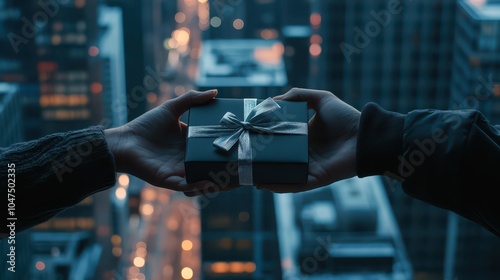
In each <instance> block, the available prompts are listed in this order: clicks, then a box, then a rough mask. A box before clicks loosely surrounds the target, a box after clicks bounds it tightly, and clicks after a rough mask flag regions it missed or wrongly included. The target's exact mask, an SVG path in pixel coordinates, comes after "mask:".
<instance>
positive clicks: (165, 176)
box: [105, 90, 217, 191]
mask: <svg viewBox="0 0 500 280" xmlns="http://www.w3.org/2000/svg"><path fill="white" fill-rule="evenodd" d="M216 95H217V90H209V91H205V92H197V91H189V92H187V93H185V94H183V95H182V96H180V97H177V98H175V99H172V100H169V101H166V102H164V103H163V104H161V105H159V106H158V107H156V108H154V109H152V110H150V111H148V112H146V113H144V114H143V115H141V116H139V117H137V118H136V119H134V120H132V121H130V122H129V123H127V124H125V125H123V126H120V127H117V128H112V129H106V130H105V135H106V140H107V142H108V146H109V148H110V150H111V152H112V153H113V155H114V158H115V165H116V171H117V172H125V173H129V174H132V175H134V176H136V177H138V178H141V179H142V180H144V181H146V182H148V183H150V184H152V185H154V186H158V187H163V188H167V189H172V190H176V191H192V190H203V189H204V188H206V187H208V186H209V185H211V183H210V182H208V181H200V182H196V183H195V184H187V183H186V179H185V178H184V176H185V171H184V148H185V144H186V132H187V125H186V124H185V123H183V122H181V121H180V120H179V118H180V117H181V115H182V114H183V113H184V112H186V111H187V110H189V109H190V108H191V107H192V106H194V105H200V104H203V103H205V102H208V101H209V100H211V99H213V98H214V97H215V96H216Z"/></svg>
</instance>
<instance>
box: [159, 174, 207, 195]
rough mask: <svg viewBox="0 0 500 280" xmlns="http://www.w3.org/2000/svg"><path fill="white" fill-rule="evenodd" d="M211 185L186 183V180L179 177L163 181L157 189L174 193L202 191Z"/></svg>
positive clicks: (202, 182)
mask: <svg viewBox="0 0 500 280" xmlns="http://www.w3.org/2000/svg"><path fill="white" fill-rule="evenodd" d="M209 183H211V182H209V181H199V182H196V183H191V184H189V183H187V182H186V178H184V177H181V176H170V177H168V178H167V179H165V180H164V181H163V182H162V183H161V184H160V185H159V187H162V188H166V189H170V190H174V191H182V192H183V191H190V190H193V189H203V188H205V187H207V185H208V184H209Z"/></svg>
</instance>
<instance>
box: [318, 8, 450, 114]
mask: <svg viewBox="0 0 500 280" xmlns="http://www.w3.org/2000/svg"><path fill="white" fill-rule="evenodd" d="M322 5H323V6H322V9H320V10H321V11H323V13H321V16H322V19H323V20H322V21H321V35H322V37H323V39H324V45H325V47H324V49H325V51H324V55H323V56H322V57H323V58H324V59H323V60H322V61H323V63H324V64H326V66H325V67H324V69H326V71H325V76H324V79H325V80H326V81H327V84H326V85H325V87H326V89H328V90H331V91H332V92H334V93H335V94H337V95H339V97H341V98H342V99H344V100H345V101H347V102H348V103H350V104H353V105H354V106H355V107H356V108H358V109H360V108H361V107H362V106H363V105H364V104H365V103H367V102H369V101H375V102H378V103H380V104H381V105H382V106H383V107H385V108H387V109H389V110H398V111H401V112H407V111H409V110H411V109H415V108H423V107H434V108H441V109H445V108H447V106H448V97H449V81H450V75H451V59H452V51H451V50H452V45H453V37H452V35H453V30H454V23H455V21H454V16H455V7H456V4H455V1H454V0H440V1H417V2H410V1H404V2H403V1H360V0H355V1H325V2H322Z"/></svg>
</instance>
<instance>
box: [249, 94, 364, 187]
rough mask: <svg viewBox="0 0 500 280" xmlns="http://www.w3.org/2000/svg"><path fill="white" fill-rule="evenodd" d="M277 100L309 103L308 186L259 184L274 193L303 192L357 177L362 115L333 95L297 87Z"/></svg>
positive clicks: (276, 98)
mask: <svg viewBox="0 0 500 280" xmlns="http://www.w3.org/2000/svg"><path fill="white" fill-rule="evenodd" d="M274 99H275V100H286V101H307V104H308V107H309V108H310V109H313V110H314V111H315V114H314V116H313V117H312V118H311V120H310V121H309V176H308V180H307V183H306V184H288V185H258V186H257V187H258V188H260V189H267V190H270V191H273V192H279V193H283V192H302V191H307V190H311V189H315V188H318V187H322V186H325V185H328V184H331V183H333V182H337V181H340V180H343V179H347V178H350V177H354V176H356V142H357V138H358V123H359V118H360V115H361V113H360V112H359V111H358V110H356V109H355V108H353V107H352V106H350V105H348V104H347V103H345V102H343V101H342V100H340V99H339V98H338V97H336V96H335V95H334V94H332V93H331V92H327V91H320V90H311V89H301V88H294V89H292V90H290V91H289V92H287V93H286V94H284V95H280V96H276V97H274Z"/></svg>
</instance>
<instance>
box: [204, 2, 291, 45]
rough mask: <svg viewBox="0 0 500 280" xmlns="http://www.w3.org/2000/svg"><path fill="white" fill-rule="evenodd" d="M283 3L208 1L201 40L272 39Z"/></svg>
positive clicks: (278, 23)
mask: <svg viewBox="0 0 500 280" xmlns="http://www.w3.org/2000/svg"><path fill="white" fill-rule="evenodd" d="M285 2H286V1H283V0H266V1H261V0H251V1H242V0H237V1H220V0H209V4H210V19H209V22H207V23H209V24H210V28H208V27H209V26H208V25H207V26H206V27H207V28H206V31H205V32H204V34H203V39H204V40H205V39H257V38H263V37H264V38H265V39H275V38H277V37H278V35H279V33H278V32H279V30H280V29H281V25H282V22H283V17H284V16H285V13H284V12H283V10H282V8H283V6H282V5H283V3H285Z"/></svg>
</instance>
